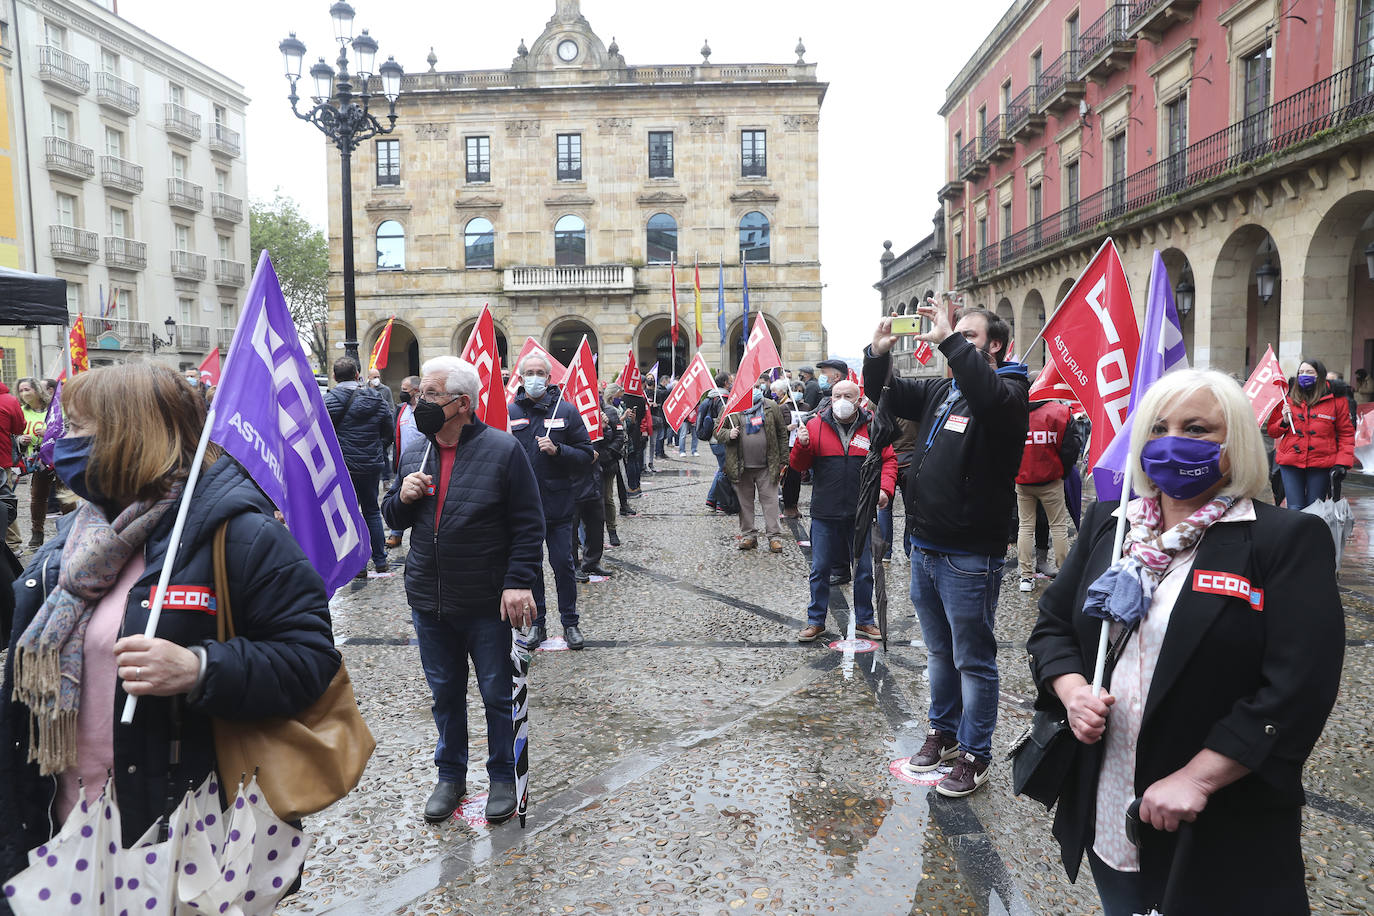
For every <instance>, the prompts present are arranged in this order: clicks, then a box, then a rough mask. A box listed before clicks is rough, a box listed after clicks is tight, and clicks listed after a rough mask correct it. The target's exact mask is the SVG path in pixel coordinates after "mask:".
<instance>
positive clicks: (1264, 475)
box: [1130, 369, 1269, 498]
mask: <svg viewBox="0 0 1374 916" xmlns="http://www.w3.org/2000/svg"><path fill="white" fill-rule="evenodd" d="M1202 390H1205V391H1207V392H1209V393H1210V394H1211V395H1212V396H1213V397H1214V398H1216V400H1217V404H1218V405H1220V407H1221V414H1222V417H1223V419H1224V421H1225V423H1226V440H1225V441H1226V457H1227V458H1228V459H1229V460H1230V462H1231V479H1230V481H1229V482H1228V483H1227V484H1226V486H1224V487H1222V489H1221V495H1230V496H1249V497H1252V498H1253V497H1256V496H1259V495H1260V494H1261V493H1263V492H1264V487H1265V484H1266V483H1268V481H1269V457H1268V456H1267V455H1266V454H1265V451H1264V440H1263V439H1261V438H1260V431H1259V424H1258V423H1256V422H1255V414H1254V411H1253V409H1252V408H1251V407H1250V400H1249V399H1248V398H1247V397H1246V396H1245V392H1244V391H1242V390H1241V387H1240V384H1239V383H1238V382H1237V381H1236V380H1235V379H1233V378H1231V376H1229V375H1226V374H1225V373H1222V372H1218V371H1216V370H1215V369H1175V370H1174V371H1173V372H1167V373H1165V374H1164V375H1163V376H1162V377H1161V378H1160V379H1159V381H1157V382H1155V383H1154V384H1153V385H1151V386H1150V388H1149V390H1148V391H1146V392H1145V396H1144V397H1143V398H1141V399H1140V403H1139V404H1137V405H1136V409H1135V413H1136V418H1135V422H1134V424H1133V426H1132V429H1131V455H1133V456H1134V458H1135V460H1134V461H1133V462H1132V463H1131V467H1130V471H1131V483H1132V485H1133V486H1134V487H1135V491H1136V492H1137V493H1142V494H1154V493H1156V492H1158V490H1159V488H1158V487H1156V486H1155V485H1154V484H1153V483H1152V482H1151V481H1150V478H1148V477H1146V476H1145V471H1144V469H1143V468H1141V466H1140V450H1141V449H1142V448H1144V446H1145V443H1146V442H1148V441H1149V439H1150V428H1151V427H1152V426H1154V424H1155V420H1156V418H1158V417H1161V416H1163V415H1164V414H1167V413H1168V412H1169V411H1170V410H1171V409H1172V408H1173V406H1174V405H1175V404H1176V403H1178V402H1179V401H1180V400H1181V399H1183V398H1185V397H1187V396H1188V395H1190V394H1192V393H1193V392H1195V391H1202Z"/></svg>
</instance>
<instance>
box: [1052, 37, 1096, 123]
mask: <svg viewBox="0 0 1374 916" xmlns="http://www.w3.org/2000/svg"><path fill="white" fill-rule="evenodd" d="M1081 60H1082V55H1081V54H1080V52H1079V50H1078V49H1077V48H1070V49H1069V50H1067V51H1065V52H1064V53H1063V54H1061V55H1059V56H1058V57H1056V58H1055V59H1054V60H1053V61H1052V62H1051V63H1050V65H1049V66H1048V67H1046V68H1045V69H1044V70H1043V71H1042V72H1041V73H1040V105H1041V110H1042V111H1049V112H1052V113H1054V114H1058V113H1059V112H1061V111H1064V110H1065V109H1067V108H1071V107H1073V106H1074V105H1077V104H1078V103H1079V102H1081V101H1082V100H1083V96H1084V95H1086V94H1087V91H1088V87H1087V86H1086V85H1084V83H1083V79H1082V77H1081V76H1080V75H1079V72H1080V70H1081V69H1082V67H1081V66H1080V64H1079V62H1080V61H1081Z"/></svg>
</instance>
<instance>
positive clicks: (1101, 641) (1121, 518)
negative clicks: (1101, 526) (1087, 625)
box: [1093, 451, 1139, 697]
mask: <svg viewBox="0 0 1374 916" xmlns="http://www.w3.org/2000/svg"><path fill="white" fill-rule="evenodd" d="M1138 460H1139V459H1138V458H1137V457H1136V455H1134V454H1133V453H1131V452H1129V451H1128V452H1127V453H1126V480H1125V482H1124V483H1123V485H1122V489H1121V493H1122V496H1121V506H1120V508H1119V510H1118V511H1119V513H1120V514H1119V515H1118V516H1117V518H1116V536H1115V538H1114V539H1113V540H1112V552H1111V554H1110V556H1111V558H1112V562H1113V563H1115V562H1116V561H1117V560H1119V559H1120V558H1121V545H1122V544H1124V543H1125V542H1126V510H1127V508H1128V507H1129V506H1130V504H1131V496H1132V488H1131V481H1132V473H1131V470H1132V468H1133V467H1134V466H1135V462H1136V461H1138ZM1111 625H1112V622H1111V620H1110V619H1104V620H1103V621H1102V629H1101V631H1100V632H1099V633H1098V634H1097V663H1096V664H1095V665H1094V666H1093V696H1095V697H1097V696H1101V695H1102V678H1103V676H1104V674H1105V673H1106V669H1107V642H1108V637H1109V635H1110V634H1109V632H1108V631H1109V630H1110V629H1111Z"/></svg>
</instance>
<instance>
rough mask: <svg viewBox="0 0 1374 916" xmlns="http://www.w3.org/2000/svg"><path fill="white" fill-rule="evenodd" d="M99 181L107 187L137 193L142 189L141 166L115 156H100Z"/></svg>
mask: <svg viewBox="0 0 1374 916" xmlns="http://www.w3.org/2000/svg"><path fill="white" fill-rule="evenodd" d="M100 183H101V184H102V185H104V186H105V187H107V188H114V189H116V190H119V191H128V192H129V193H131V194H137V193H139V192H140V191H142V190H143V166H141V165H137V164H135V163H133V162H130V161H129V160H127V159H120V158H118V157H117V156H101V157H100Z"/></svg>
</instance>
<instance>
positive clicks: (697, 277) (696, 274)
mask: <svg viewBox="0 0 1374 916" xmlns="http://www.w3.org/2000/svg"><path fill="white" fill-rule="evenodd" d="M692 288H693V292H694V293H695V294H696V300H697V301H696V334H697V349H698V350H700V349H701V268H700V267H698V266H697V261H696V258H692Z"/></svg>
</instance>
